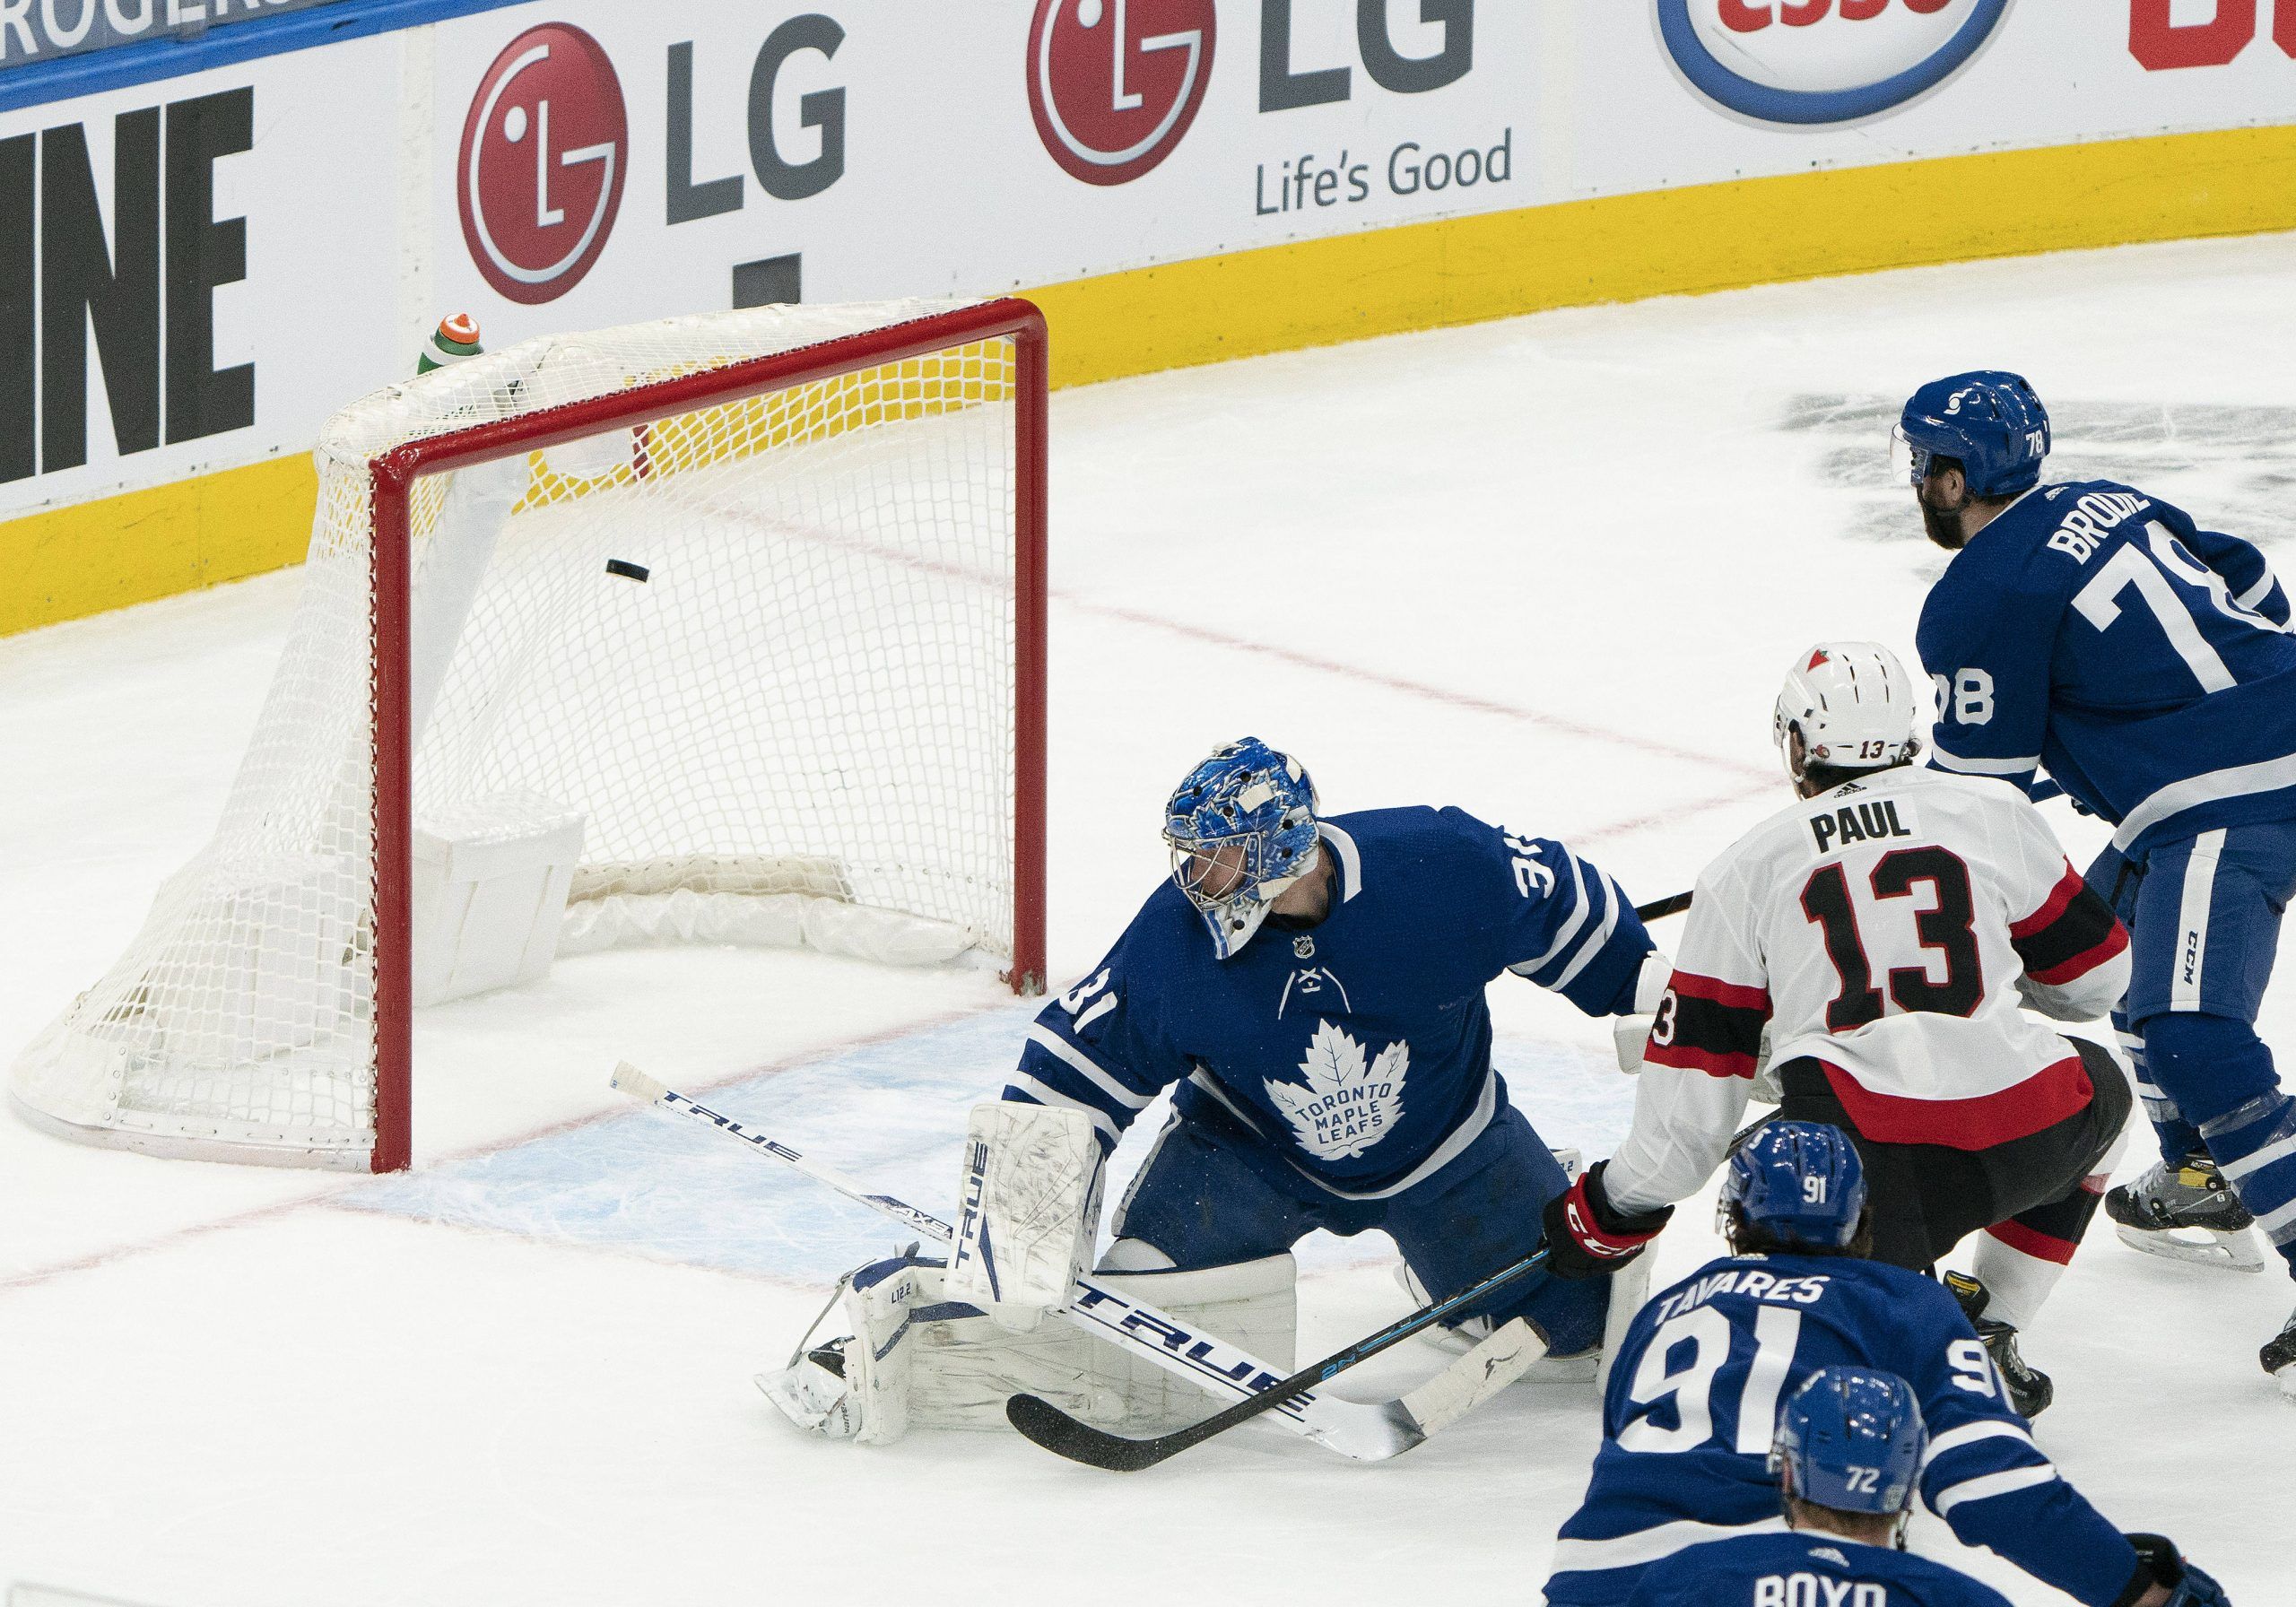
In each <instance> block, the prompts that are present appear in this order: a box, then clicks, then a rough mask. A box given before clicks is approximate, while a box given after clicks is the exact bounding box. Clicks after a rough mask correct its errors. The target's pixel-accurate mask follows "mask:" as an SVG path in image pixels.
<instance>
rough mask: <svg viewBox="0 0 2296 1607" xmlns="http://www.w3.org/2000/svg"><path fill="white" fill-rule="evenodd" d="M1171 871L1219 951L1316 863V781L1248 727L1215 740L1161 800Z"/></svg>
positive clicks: (1237, 945) (1242, 935)
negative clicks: (1235, 736)
mask: <svg viewBox="0 0 2296 1607" xmlns="http://www.w3.org/2000/svg"><path fill="white" fill-rule="evenodd" d="M1164 841H1165V843H1166V844H1167V845H1168V846H1169V847H1170V849H1171V851H1172V880H1173V881H1174V882H1177V883H1178V885H1179V890H1180V891H1182V892H1184V893H1186V894H1187V899H1188V902H1189V903H1191V904H1193V905H1195V906H1196V908H1197V910H1198V911H1199V912H1201V913H1202V915H1203V916H1204V924H1205V925H1206V926H1208V927H1210V928H1211V930H1212V948H1213V952H1214V953H1215V954H1217V955H1218V956H1219V957H1220V958H1221V959H1222V960H1225V959H1227V958H1228V957H1229V956H1230V955H1231V954H1233V953H1235V952H1236V951H1238V950H1239V949H1241V948H1242V947H1243V946H1244V945H1245V944H1246V943H1248V942H1251V939H1252V934H1253V933H1255V932H1257V931H1258V930H1259V925H1260V923H1261V922H1262V921H1264V920H1265V919H1266V918H1267V910H1268V906H1269V905H1270V904H1271V903H1273V902H1274V900H1275V899H1277V898H1279V897H1281V896H1282V894H1283V890H1284V889H1286V888H1288V887H1290V886H1291V884H1292V883H1293V882H1297V881H1299V880H1300V877H1302V876H1304V875H1306V874H1307V873H1309V872H1310V871H1312V870H1314V869H1315V868H1316V864H1317V862H1318V857H1319V854H1320V850H1319V848H1318V843H1317V838H1316V784H1315V783H1314V782H1313V781H1310V780H1309V778H1308V772H1307V771H1306V770H1304V769H1301V768H1300V761H1299V760H1296V759H1293V758H1292V757H1291V755H1290V754H1288V753H1279V752H1277V751H1275V750H1274V749H1273V748H1271V747H1269V746H1268V745H1267V744H1266V743H1264V742H1262V741H1260V740H1259V738H1257V737H1256V736H1247V737H1244V738H1242V739H1241V740H1240V741H1237V742H1232V743H1227V744H1226V745H1225V746H1223V747H1221V748H1218V749H1215V750H1214V751H1213V754H1212V757H1211V758H1209V759H1207V760H1205V761H1204V762H1203V763H1202V764H1199V765H1197V766H1196V769H1193V770H1190V771H1189V772H1188V776H1187V780H1185V781H1183V782H1181V783H1180V784H1179V786H1177V787H1175V788H1173V789H1172V795H1171V799H1170V802H1169V803H1166V804H1165V805H1164Z"/></svg>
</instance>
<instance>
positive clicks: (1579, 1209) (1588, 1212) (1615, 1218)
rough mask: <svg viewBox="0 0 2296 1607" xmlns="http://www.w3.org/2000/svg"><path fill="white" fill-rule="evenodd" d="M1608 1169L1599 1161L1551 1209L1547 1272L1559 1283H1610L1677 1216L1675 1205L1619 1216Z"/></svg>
mask: <svg viewBox="0 0 2296 1607" xmlns="http://www.w3.org/2000/svg"><path fill="white" fill-rule="evenodd" d="M1609 1164H1610V1163H1609V1162H1608V1161H1606V1160H1598V1161H1596V1163H1595V1164H1594V1165H1593V1166H1591V1167H1589V1168H1587V1170H1586V1172H1585V1173H1584V1174H1582V1175H1581V1176H1580V1177H1579V1178H1578V1181H1577V1182H1576V1183H1573V1184H1572V1185H1571V1186H1570V1187H1569V1188H1567V1189H1565V1190H1564V1191H1563V1192H1562V1193H1561V1194H1557V1195H1555V1196H1554V1198H1553V1199H1552V1200H1549V1201H1548V1202H1547V1203H1546V1242H1547V1245H1548V1247H1549V1253H1548V1257H1547V1264H1546V1270H1547V1271H1548V1272H1550V1273H1553V1274H1554V1275H1555V1276H1556V1277H1558V1278H1607V1277H1609V1276H1610V1275H1611V1274H1612V1273H1614V1272H1616V1271H1618V1269H1619V1268H1621V1267H1622V1266H1624V1265H1625V1264H1627V1263H1628V1262H1630V1261H1631V1260H1633V1259H1634V1258H1635V1257H1636V1256H1637V1255H1641V1254H1642V1247H1643V1246H1645V1245H1647V1244H1648V1243H1649V1242H1650V1241H1651V1240H1652V1239H1654V1238H1657V1236H1658V1230H1659V1229H1662V1228H1664V1227H1665V1225H1666V1223H1667V1221H1668V1220H1670V1219H1671V1218H1672V1217H1673V1216H1674V1207H1673V1206H1671V1205H1661V1206H1660V1207H1658V1209H1657V1210H1656V1211H1645V1212H1639V1213H1637V1214H1633V1215H1629V1214H1626V1213H1624V1212H1620V1211H1619V1210H1617V1209H1616V1208H1615V1207H1614V1206H1613V1205H1612V1204H1611V1203H1610V1201H1609V1199H1608V1198H1607V1197H1606V1196H1605V1194H1604V1193H1603V1168H1605V1166H1608V1165H1609Z"/></svg>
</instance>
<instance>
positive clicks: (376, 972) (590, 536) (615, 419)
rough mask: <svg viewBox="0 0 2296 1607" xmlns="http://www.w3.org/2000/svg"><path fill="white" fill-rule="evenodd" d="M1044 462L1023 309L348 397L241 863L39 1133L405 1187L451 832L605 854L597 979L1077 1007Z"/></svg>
mask: <svg viewBox="0 0 2296 1607" xmlns="http://www.w3.org/2000/svg"><path fill="white" fill-rule="evenodd" d="M1044 437H1045V342H1044V331H1043V324H1042V321H1041V319H1040V318H1039V316H1038V314H1037V313H1036V311H1035V309H1034V308H1031V307H1030V306H1029V305H1028V304H1027V303H1025V302H1022V301H1017V300H1001V301H987V302H974V303H952V302H898V303H883V304H870V305H861V306H847V307H793V308H758V309H754V310H751V311H744V312H737V313H732V314H724V315H711V316H706V317H686V318H675V319H670V320H665V321H664V322H661V323H656V324H649V325H643V326H634V327H631V328H625V329H617V330H610V331H605V332H602V333H597V334H583V335H571V336H552V337H547V338H544V339H541V340H536V341H530V342H527V343H523V344H521V345H517V346H514V347H511V348H509V349H506V350H504V351H501V352H493V353H490V354H487V355H484V356H481V357H476V358H474V359H471V360H468V361H465V362H463V363H461V364H458V365H457V366H455V367H452V368H448V369H441V370H439V372H436V373H433V374H430V375H427V376H425V377H423V378H422V379H420V380H418V381H415V382H413V383H412V384H408V385H404V386H397V387H390V388H388V389H386V390H384V391H381V392H379V393H378V394H376V395H372V396H370V397H368V398H366V399H365V400H363V401H361V402H359V403H357V404H353V405H352V406H351V407H349V408H346V409H345V410H344V412H342V413H338V414H337V415H336V416H335V419H334V420H333V421H331V422H330V423H329V425H328V427H327V429H326V433H325V435H324V437H323V439H322V440H321V442H320V445H319V447H318V450H317V462H318V474H319V492H318V506H317V515H316V517H315V519H314V522H313V526H312V535H311V547H310V554H309V562H308V565H307V572H306V577H305V581H304V592H303V595H302V600H301V602H300V605H299V610H298V612H297V613H296V615H295V618H294V621H293V623H292V627H291V632H290V636H289V639H288V643H287V646H286V648H285V652H284V655H283V659H282V661H281V665H280V667H279V670H278V672H277V674H276V677H275V679H274V682H273V685H272V689H271V691H270V694H269V697H268V699H267V700H266V702H265V706H264V708H263V711H262V714H261V717H260V718H259V721H258V724H257V728H256V732H255V735H254V738H253V740H252V742H251V743H250V745H249V747H248V752H247V756H246V758H245V759H244V760H242V762H241V765H240V768H239V772H238V775H237V777H236V778H235V780H234V782H233V784H232V787H231V791H230V798H229V801H228V803H227V804H226V806H225V809H224V812H223V818H222V822H221V824H220V825H219V827H218V829H217V830H216V833H215V836H214V838H213V840H212V841H211V842H210V843H209V844H208V846H207V847H206V848H205V849H204V850H203V851H202V852H201V853H200V854H199V855H198V856H196V858H195V859H194V860H193V861H192V862H191V863H190V864H188V865H187V866H186V867H185V868H184V869H183V870H182V871H181V872H179V873H178V874H176V875H175V876H173V877H171V878H170V880H169V881H168V882H166V883H165V884H164V885H163V886H162V888H161V890H160V892H159V894H158V896H157V898H156V899H155V900H154V902H153V905H152V909H151V912H150V914H149V915H148V916H147V917H146V919H145V922H144V925H143V928H142V930H141V932H140V933H139V934H138V935H137V936H136V938H135V942H133V943H132V944H131V945H130V946H129V948H128V950H127V951H126V953H125V954H124V955H123V956H122V958H121V959H120V960H119V961H118V962H117V964H116V965H115V966H114V967H113V968H112V969H111V970H110V971H109V973H107V974H106V975H105V976H104V977H103V978H102V979H101V980H100V982H98V983H97V985H96V986H94V987H92V988H91V989H90V990H89V991H88V992H86V993H85V994H83V995H81V997H80V998H79V999H78V1000H77V1001H76V1002H75V1003H74V1004H73V1005H72V1007H71V1008H70V1009H69V1010H68V1011H66V1012H65V1014H64V1015H63V1016H62V1017H61V1018H60V1019H59V1020H58V1021H56V1022H55V1023H54V1024H53V1025H52V1026H51V1027H50V1028H49V1029H48V1030H47V1031H46V1032H45V1033H43V1034H42V1035H41V1037H40V1038H39V1039H37V1040H36V1041H35V1042H34V1043H33V1044H32V1045H31V1047H30V1048H29V1049H28V1050H27V1051H26V1052H25V1054H24V1055H22V1058H21V1059H20V1060H19V1061H18V1062H17V1064H16V1065H15V1068H14V1073H13V1094H14V1096H15V1098H16V1099H17V1101H18V1103H19V1105H20V1107H21V1108H22V1109H24V1110H25V1111H26V1112H27V1113H28V1114H30V1116H32V1118H33V1119H34V1120H35V1121H37V1122H39V1124H40V1125H46V1126H50V1127H53V1128H57V1129H60V1130H62V1131H64V1132H65V1133H67V1134H71V1135H73V1136H75V1137H80V1138H85V1139H90V1140H92V1141H95V1142H109V1143H115V1144H121V1145H126V1146H127V1147H132V1148H139V1149H146V1150H152V1151H160V1152H164V1153H174V1154H185V1155H192V1156H198V1157H204V1158H217V1159H228V1160H260V1161H271V1162H278V1163H285V1164H300V1165H322V1166H325V1165H334V1166H343V1167H354V1168H369V1167H371V1168H373V1169H375V1170H378V1171H383V1170H389V1169H394V1168H399V1167H403V1166H404V1165H406V1164H407V1163H408V1159H409V1151H410V1142H409V1118H410V1104H411V1091H410V1078H409V1072H410V1058H411V1047H412V1044H411V1038H412V1031H411V1022H410V1013H411V1011H412V1009H413V1004H414V1003H415V1002H416V1000H415V996H414V995H415V993H416V991H417V987H416V982H415V975H416V968H417V966H418V965H424V966H425V969H428V970H435V969H437V968H436V967H435V966H429V965H427V964H426V963H425V960H424V957H422V956H419V955H418V954H417V953H416V952H415V951H416V949H417V948H418V946H419V945H418V943H417V942H416V940H415V937H414V933H415V931H416V930H417V929H418V926H419V927H420V929H421V930H422V931H423V932H424V933H426V934H428V933H429V932H430V931H431V928H432V926H433V925H436V923H435V922H425V921H423V920H422V911H421V910H419V909H418V908H415V906H416V905H417V904H418V903H419V902H420V900H421V898H422V894H421V893H420V892H419V891H418V889H417V882H416V876H417V868H418V867H417V866H416V865H415V863H414V862H415V861H416V859H417V857H418V847H419V845H420V844H422V843H425V842H431V841H433V840H437V841H443V842H446V843H448V844H449V845H450V847H451V848H452V850H453V851H454V852H455V853H457V854H459V855H460V856H462V859H463V861H464V863H465V864H475V865H478V866H479V867H480V871H481V873H483V868H484V864H485V862H486V856H487V854H488V852H489V851H490V847H492V848H495V849H500V850H502V851H503V852H508V851H509V849H507V848H504V847H503V844H502V843H497V842H494V841H493V838H496V837H499V838H503V839H505V841H509V839H517V838H522V837H523V838H525V839H534V838H535V836H536V833H537V832H539V833H540V835H541V836H542V837H544V838H548V837H552V835H553V834H554V835H555V837H556V838H557V839H558V840H560V841H561V843H563V842H565V841H569V840H572V839H573V838H578V842H579V847H578V855H576V856H571V863H570V865H561V866H560V867H559V868H558V870H557V873H556V875H557V882H556V886H555V887H553V888H552V889H551V890H550V891H551V894H552V897H550V898H549V899H546V900H545V901H546V902H547V903H548V905H549V908H550V910H551V912H552V914H551V915H549V916H545V917H544V919H545V922H547V921H548V920H551V919H556V918H557V917H556V916H555V914H554V912H555V910H556V908H558V902H557V894H556V889H557V888H560V887H562V888H563V894H562V901H563V909H564V914H563V916H562V922H561V924H560V925H557V926H556V927H555V929H554V931H552V933H551V934H550V935H551V937H552V939H553V940H554V942H555V946H556V948H557V951H558V952H559V953H560V954H564V953H566V952H569V951H578V950H581V949H585V948H597V947H604V946H608V945H611V944H614V943H621V942H661V941H675V940H679V939H684V940H688V941H701V942H726V941H734V942H810V943H813V944H814V945H816V946H820V947H823V948H827V949H831V950H837V951H845V952H849V953H857V954H861V955H865V956H869V957H872V958H876V959H881V960H924V961H940V960H950V959H952V958H955V957H957V956H959V955H961V954H965V953H968V952H970V953H973V954H985V955H987V956H991V957H993V959H994V961H995V962H996V963H998V964H999V965H1000V966H1001V968H1002V969H1003V970H1004V971H1005V974H1006V976H1007V977H1009V978H1010V979H1011V981H1012V982H1013V986H1015V988H1016V989H1027V988H1031V987H1033V986H1040V983H1041V977H1042V971H1043V812H1044V787H1043V774H1044V725H1043V718H1044V717H1043V708H1044V607H1045V603H1044V565H1045V549H1044V541H1045V535H1044V524H1045V479H1044V458H1045V440H1044ZM537 822H539V824H537ZM433 831H435V833H436V834H437V836H436V838H435V839H434V838H432V837H431V836H428V835H426V833H429V832H433ZM490 833H491V834H492V836H490ZM528 846H529V847H531V841H529V844H528ZM511 847H516V844H515V843H512V844H511ZM497 857H498V858H499V857H500V854H498V856H497ZM544 880H545V881H546V880H547V878H546V877H545V878H544ZM537 885H539V883H537ZM465 891H466V890H465ZM434 902H435V899H434ZM532 902H533V900H532V899H529V903H532ZM434 913H435V912H434ZM514 946H515V945H514ZM549 946H550V945H549V943H548V942H545V943H544V948H545V949H546V948H548V947H549ZM544 962H545V963H547V957H546V956H545V961H544Z"/></svg>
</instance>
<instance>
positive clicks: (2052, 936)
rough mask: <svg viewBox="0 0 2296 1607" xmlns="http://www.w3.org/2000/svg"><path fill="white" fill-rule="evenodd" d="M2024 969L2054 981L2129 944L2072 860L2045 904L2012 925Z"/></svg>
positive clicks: (2073, 974)
mask: <svg viewBox="0 0 2296 1607" xmlns="http://www.w3.org/2000/svg"><path fill="white" fill-rule="evenodd" d="M2009 941H2010V942H2011V944H2012V945H2013V947H2014V948H2015V949H2016V951H2017V958H2018V959H2020V960H2023V961H2024V962H2025V974H2026V975H2027V976H2029V977H2031V978H2032V979H2033V980H2034V981H2036V982H2042V983H2048V984H2051V985H2055V984H2058V983H2065V982H2070V981H2072V980H2074V978H2075V977H2083V976H2086V975H2087V974H2088V973H2089V972H2091V971H2092V970H2094V969H2096V968H2097V967H2099V966H2100V965H2102V964H2104V962H2105V961H2107V960H2110V959H2111V958H2112V957H2113V956H2114V955H2116V954H2118V953H2119V952H2120V951H2122V950H2124V949H2126V948H2127V947H2128V932H2127V930H2126V928H2125V927H2123V926H2122V925H2121V924H2120V922H2119V920H2118V919H2117V918H2116V917H2115V916H2114V915H2113V911H2112V906H2111V905H2109V904H2108V903H2106V902H2105V901H2104V900H2103V899H2100V898H2099V897H2098V896H2097V894H2096V891H2095V890H2093V889H2092V888H2091V887H2090V886H2089V884H2088V883H2087V882H2083V881H2082V880H2081V873H2080V872H2078V871H2076V870H2074V868H2073V867H2072V866H2071V865H2070V864H2068V865H2066V867H2065V874H2064V876H2063V877H2062V878H2060V879H2059V880H2058V882H2057V885H2056V886H2055V887H2054V888H2052V889H2050V890H2049V895H2048V898H2047V899H2043V900H2042V902H2041V907H2040V908H2039V909H2036V910H2035V911H2033V913H2032V914H2031V915H2029V916H2026V917H2025V918H2024V919H2023V920H2022V921H2019V922H2018V923H2016V925H2013V926H2011V927H2010V928H2009Z"/></svg>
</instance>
